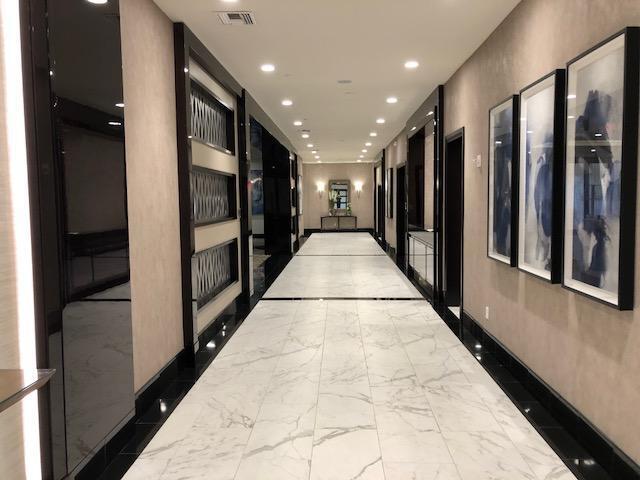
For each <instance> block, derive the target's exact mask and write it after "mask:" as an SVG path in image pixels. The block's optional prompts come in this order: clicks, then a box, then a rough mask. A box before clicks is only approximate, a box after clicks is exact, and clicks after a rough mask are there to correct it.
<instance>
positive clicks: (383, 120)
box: [376, 118, 386, 125]
mask: <svg viewBox="0 0 640 480" xmlns="http://www.w3.org/2000/svg"><path fill="white" fill-rule="evenodd" d="M385 121H386V120H385V119H384V118H378V119H377V120H376V123H377V124H378V125H382V124H383V123H384V122H385Z"/></svg>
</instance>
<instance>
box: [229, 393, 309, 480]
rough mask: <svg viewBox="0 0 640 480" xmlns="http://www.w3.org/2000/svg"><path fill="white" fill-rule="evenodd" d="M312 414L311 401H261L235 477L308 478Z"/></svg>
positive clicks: (276, 479) (238, 479) (267, 479)
mask: <svg viewBox="0 0 640 480" xmlns="http://www.w3.org/2000/svg"><path fill="white" fill-rule="evenodd" d="M315 416H316V403H315V401H314V402H312V403H309V404H306V405H305V404H298V405H283V404H264V405H263V406H262V408H261V409H260V414H259V416H258V420H257V421H256V425H255V427H254V429H253V431H252V432H251V437H250V439H249V442H248V444H247V446H246V448H245V451H244V454H243V457H242V461H241V462H240V467H239V468H238V473H237V474H236V477H235V479H236V480H240V479H247V480H253V479H256V478H260V479H264V480H270V479H273V480H280V479H291V480H293V479H308V478H309V471H310V467H311V451H312V443H313V430H314V424H315Z"/></svg>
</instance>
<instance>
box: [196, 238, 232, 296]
mask: <svg viewBox="0 0 640 480" xmlns="http://www.w3.org/2000/svg"><path fill="white" fill-rule="evenodd" d="M194 263H195V265H194V266H195V271H194V277H195V278H194V280H195V283H194V287H195V293H196V299H197V303H198V308H200V307H202V306H204V305H206V304H207V303H209V302H210V301H211V300H212V299H214V298H215V297H216V296H217V295H218V294H219V293H220V292H222V291H223V290H224V289H225V288H227V287H228V286H229V285H231V284H232V283H234V282H236V281H237V280H238V243H237V240H235V239H234V240H233V241H231V242H229V243H226V244H223V245H218V246H216V247H211V248H208V249H206V250H202V251H200V252H197V253H196V254H195V255H194Z"/></svg>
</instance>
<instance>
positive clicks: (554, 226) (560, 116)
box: [518, 70, 565, 283]
mask: <svg viewBox="0 0 640 480" xmlns="http://www.w3.org/2000/svg"><path fill="white" fill-rule="evenodd" d="M564 106H565V71H564V70H556V71H554V72H552V73H550V74H549V75H546V76H545V77H543V78H541V79H540V80H538V81H536V82H535V83H533V84H531V85H529V86H528V87H525V88H523V89H522V90H521V91H520V107H519V111H520V127H519V135H520V141H519V145H520V152H519V161H518V165H519V181H518V185H519V188H518V268H519V269H520V270H522V271H524V272H527V273H531V274H532V275H535V276H538V277H540V278H543V279H545V280H548V281H550V282H552V283H559V282H560V280H561V270H562V192H563V179H562V162H563V156H564Z"/></svg>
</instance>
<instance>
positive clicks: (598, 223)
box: [562, 28, 640, 310]
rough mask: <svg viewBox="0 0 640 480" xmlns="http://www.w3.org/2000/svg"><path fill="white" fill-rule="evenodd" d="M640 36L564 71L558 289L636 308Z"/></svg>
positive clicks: (608, 45) (635, 32)
mask: <svg viewBox="0 0 640 480" xmlns="http://www.w3.org/2000/svg"><path fill="white" fill-rule="evenodd" d="M639 37H640V30H639V29H638V28H627V29H625V30H624V31H622V32H621V33H619V34H617V35H615V36H613V37H611V38H609V39H608V40H606V41H604V42H602V43H601V44H599V45H597V46H595V47H594V48H592V49H591V50H588V51H587V52H585V53H583V54H582V55H580V56H579V57H578V58H576V59H574V60H572V61H571V62H569V63H568V64H567V127H566V129H567V133H566V153H565V172H566V180H565V182H566V185H565V195H564V201H565V204H564V232H563V235H564V261H563V278H562V281H563V285H564V286H565V287H567V288H569V289H571V290H573V291H575V292H578V293H581V294H583V295H587V296H589V297H591V298H593V299H596V300H598V301H600V302H602V303H605V304H607V305H611V306H614V307H616V308H619V309H621V310H630V309H632V308H633V283H634V281H633V277H634V249H635V215H636V213H635V212H636V175H637V162H638V80H639V78H638V77H639V74H638V70H639V63H640V48H639Z"/></svg>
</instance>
